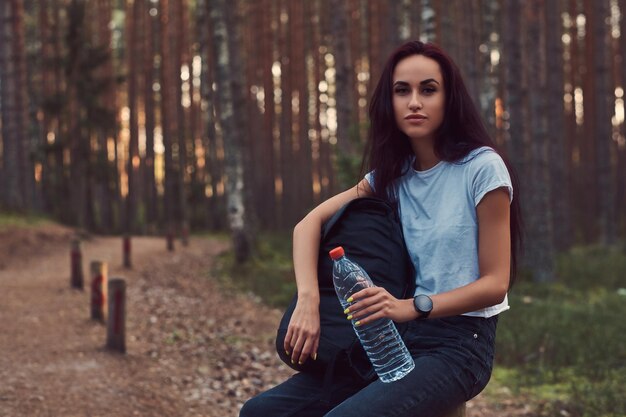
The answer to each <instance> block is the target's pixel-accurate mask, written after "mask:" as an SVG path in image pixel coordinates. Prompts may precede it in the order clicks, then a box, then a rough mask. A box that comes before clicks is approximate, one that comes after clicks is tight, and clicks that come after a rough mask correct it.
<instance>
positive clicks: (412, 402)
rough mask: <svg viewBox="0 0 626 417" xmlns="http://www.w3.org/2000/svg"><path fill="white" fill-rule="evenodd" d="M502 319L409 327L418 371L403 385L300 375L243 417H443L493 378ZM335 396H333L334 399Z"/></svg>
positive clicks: (252, 404) (251, 405)
mask: <svg viewBox="0 0 626 417" xmlns="http://www.w3.org/2000/svg"><path fill="white" fill-rule="evenodd" d="M497 320H498V319H497V316H496V317H491V318H488V319H484V318H480V317H468V316H455V317H447V318H442V319H429V320H423V321H413V322H411V323H409V327H408V329H407V332H406V333H405V335H404V340H405V342H406V345H407V347H408V348H409V350H410V351H411V355H412V356H413V358H414V360H415V369H414V370H413V371H411V372H410V373H409V374H408V375H407V376H405V377H404V378H402V379H401V380H399V381H395V382H392V383H383V382H381V381H380V380H378V379H377V380H375V381H374V382H372V383H370V384H369V385H366V384H364V383H363V382H360V381H359V380H358V379H356V378H354V377H351V376H348V375H347V374H345V373H339V374H338V375H336V376H335V377H334V378H333V382H332V387H330V390H329V391H325V390H324V389H323V377H321V376H315V375H309V374H304V373H298V374H295V375H294V376H292V377H291V378H289V379H288V380H287V381H285V382H283V383H282V384H280V385H278V386H276V387H274V388H272V389H270V390H268V391H266V392H263V393H261V394H259V395H258V396H256V397H254V398H252V399H250V400H249V401H248V402H246V403H245V404H244V406H243V408H242V409H241V412H240V414H239V416H240V417H296V416H297V417H322V416H325V417H356V416H358V417H367V416H372V417H383V416H394V417H440V416H441V415H443V414H445V413H446V412H448V411H451V410H453V409H454V408H456V407H457V406H458V405H459V404H461V403H463V402H465V401H467V400H469V399H471V398H473V397H474V396H476V395H477V394H478V393H479V392H480V391H482V390H483V388H484V387H485V386H486V385H487V382H488V381H489V378H490V376H491V370H492V366H493V355H494V343H495V334H496V324H497ZM328 393H329V395H328Z"/></svg>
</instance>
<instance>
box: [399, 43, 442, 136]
mask: <svg viewBox="0 0 626 417" xmlns="http://www.w3.org/2000/svg"><path fill="white" fill-rule="evenodd" d="M392 96H393V111H394V115H395V119H396V124H397V125H398V128H399V129H400V131H402V132H404V133H405V134H406V135H407V136H408V137H409V138H410V139H411V140H412V141H414V140H419V141H423V140H426V141H430V142H432V143H434V139H435V136H434V134H435V131H436V130H437V128H439V126H441V123H442V122H443V117H444V112H445V110H444V109H445V96H446V95H445V90H444V85H443V77H442V75H441V69H440V68H439V63H438V62H437V61H435V60H434V59H431V58H427V57H425V56H424V55H411V56H408V57H406V58H404V59H402V60H401V61H400V62H398V64H396V68H395V69H394V71H393V93H392Z"/></svg>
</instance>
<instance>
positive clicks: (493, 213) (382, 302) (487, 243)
mask: <svg viewBox="0 0 626 417" xmlns="http://www.w3.org/2000/svg"><path fill="white" fill-rule="evenodd" d="M476 213H477V216H478V262H479V269H480V278H479V279H477V280H476V281H474V282H472V283H471V284H468V285H465V286H463V287H460V288H457V289H454V290H452V291H447V292H445V293H441V294H437V295H434V296H432V297H431V298H432V300H433V310H432V312H431V313H430V316H429V317H431V318H436V317H446V316H454V315H458V314H463V313H467V312H470V311H475V310H479V309H482V308H485V307H489V306H492V305H496V304H499V303H501V302H502V300H503V299H504V297H505V295H506V293H507V290H508V286H509V275H510V265H511V258H510V254H511V235H510V229H509V216H510V206H509V195H508V193H507V192H506V191H504V189H497V190H493V191H491V192H489V193H487V194H486V195H485V196H484V197H483V199H482V200H481V202H480V203H479V204H478V206H477V207H476ZM353 299H354V300H355V301H359V306H358V311H356V309H357V306H356V305H355V306H353V307H351V308H350V309H351V310H354V311H349V314H352V316H353V317H352V318H353V319H354V320H359V319H360V318H362V317H365V316H368V314H371V315H370V316H368V317H367V318H364V319H362V320H360V324H366V323H368V322H370V321H372V320H376V319H378V318H381V317H389V318H391V319H392V320H394V321H396V322H405V321H409V320H413V319H416V318H417V316H418V314H417V312H416V311H415V308H414V307H413V300H412V299H406V300H398V299H397V298H395V297H393V296H392V295H391V294H389V293H388V292H387V291H386V290H384V289H381V288H368V289H365V290H361V291H359V292H358V293H356V294H355V295H354V296H353ZM361 303H362V304H361Z"/></svg>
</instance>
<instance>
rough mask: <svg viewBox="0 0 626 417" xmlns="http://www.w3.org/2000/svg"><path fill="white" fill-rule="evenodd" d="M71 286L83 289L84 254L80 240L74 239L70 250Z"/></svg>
mask: <svg viewBox="0 0 626 417" xmlns="http://www.w3.org/2000/svg"><path fill="white" fill-rule="evenodd" d="M70 271H71V272H70V274H71V275H70V286H71V287H72V288H77V289H79V290H82V289H83V256H82V254H81V252H80V240H78V239H73V240H72V246H71V250H70Z"/></svg>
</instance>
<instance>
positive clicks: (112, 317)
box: [106, 278, 126, 353]
mask: <svg viewBox="0 0 626 417" xmlns="http://www.w3.org/2000/svg"><path fill="white" fill-rule="evenodd" d="M108 291H109V319H108V320H107V342H106V347H107V349H111V350H115V351H118V352H121V353H126V281H124V280H123V279H122V278H112V279H111V280H110V281H109V288H108Z"/></svg>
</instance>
